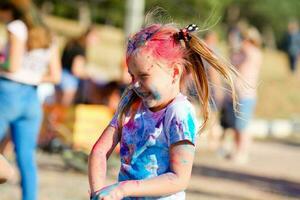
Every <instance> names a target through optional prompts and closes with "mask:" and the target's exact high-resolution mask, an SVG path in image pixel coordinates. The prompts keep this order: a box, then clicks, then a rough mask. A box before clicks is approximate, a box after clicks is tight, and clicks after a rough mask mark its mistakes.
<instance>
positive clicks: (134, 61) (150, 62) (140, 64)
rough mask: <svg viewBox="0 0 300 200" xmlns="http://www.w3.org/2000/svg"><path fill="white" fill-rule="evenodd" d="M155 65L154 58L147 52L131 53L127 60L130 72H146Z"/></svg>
mask: <svg viewBox="0 0 300 200" xmlns="http://www.w3.org/2000/svg"><path fill="white" fill-rule="evenodd" d="M155 65H156V62H155V60H154V59H153V58H152V56H151V55H149V54H143V55H140V54H138V55H133V56H132V57H131V58H130V59H129V60H128V69H129V71H130V72H146V71H149V70H150V69H151V68H153V67H154V66H155Z"/></svg>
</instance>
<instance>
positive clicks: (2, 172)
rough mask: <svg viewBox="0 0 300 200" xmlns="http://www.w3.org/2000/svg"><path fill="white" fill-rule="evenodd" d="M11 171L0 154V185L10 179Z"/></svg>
mask: <svg viewBox="0 0 300 200" xmlns="http://www.w3.org/2000/svg"><path fill="white" fill-rule="evenodd" d="M12 174H13V169H12V167H11V166H10V164H9V163H8V162H7V161H6V159H5V158H4V157H3V156H2V155H1V154H0V184H1V183H4V182H6V181H7V180H8V179H9V178H10V177H12Z"/></svg>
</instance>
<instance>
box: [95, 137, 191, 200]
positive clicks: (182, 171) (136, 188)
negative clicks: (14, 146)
mask: <svg viewBox="0 0 300 200" xmlns="http://www.w3.org/2000/svg"><path fill="white" fill-rule="evenodd" d="M194 153H195V148H194V146H193V145H192V144H191V143H189V142H187V141H181V142H179V143H176V144H175V145H173V146H172V147H171V149H170V166H171V172H168V173H165V174H162V175H160V176H157V177H154V178H150V179H146V180H130V181H123V182H120V183H118V184H114V185H111V186H108V187H106V188H104V189H102V190H101V191H100V193H99V196H100V197H99V198H98V199H101V200H102V199H105V198H107V196H110V197H112V198H113V199H122V198H123V197H146V196H165V195H171V194H174V193H177V192H180V191H183V190H185V189H186V188H187V186H188V183H189V180H190V177H191V172H192V166H193V160H194Z"/></svg>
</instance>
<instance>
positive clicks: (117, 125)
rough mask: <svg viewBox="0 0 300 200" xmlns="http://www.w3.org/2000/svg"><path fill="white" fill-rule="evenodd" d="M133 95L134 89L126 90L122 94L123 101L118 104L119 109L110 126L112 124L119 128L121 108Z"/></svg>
mask: <svg viewBox="0 0 300 200" xmlns="http://www.w3.org/2000/svg"><path fill="white" fill-rule="evenodd" d="M131 95H132V91H126V90H125V92H124V94H123V95H122V98H121V101H120V103H119V105H118V109H117V111H116V112H115V114H114V116H113V118H112V120H111V121H110V123H109V125H110V126H112V127H114V128H119V123H118V114H119V112H120V110H121V108H123V107H124V106H125V105H126V104H127V103H128V102H129V99H130V97H131Z"/></svg>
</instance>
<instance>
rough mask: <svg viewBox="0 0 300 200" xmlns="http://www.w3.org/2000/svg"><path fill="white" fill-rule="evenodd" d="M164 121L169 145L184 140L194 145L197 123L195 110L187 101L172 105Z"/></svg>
mask: <svg viewBox="0 0 300 200" xmlns="http://www.w3.org/2000/svg"><path fill="white" fill-rule="evenodd" d="M165 120H166V121H165V131H166V134H167V138H168V143H169V145H172V144H175V143H177V142H180V141H186V140H187V141H189V142H191V143H192V144H194V145H195V137H196V134H197V121H196V115H195V110H194V108H193V106H192V104H191V103H190V102H189V101H187V100H186V101H182V102H179V103H176V104H174V105H172V106H171V107H170V108H169V109H168V110H167V112H166V118H165Z"/></svg>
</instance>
